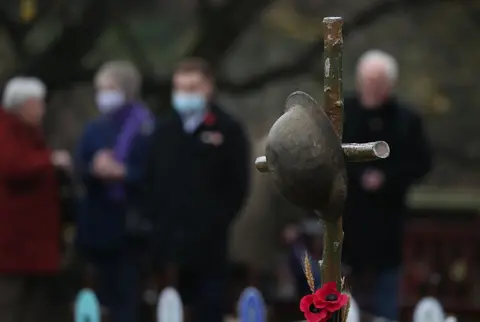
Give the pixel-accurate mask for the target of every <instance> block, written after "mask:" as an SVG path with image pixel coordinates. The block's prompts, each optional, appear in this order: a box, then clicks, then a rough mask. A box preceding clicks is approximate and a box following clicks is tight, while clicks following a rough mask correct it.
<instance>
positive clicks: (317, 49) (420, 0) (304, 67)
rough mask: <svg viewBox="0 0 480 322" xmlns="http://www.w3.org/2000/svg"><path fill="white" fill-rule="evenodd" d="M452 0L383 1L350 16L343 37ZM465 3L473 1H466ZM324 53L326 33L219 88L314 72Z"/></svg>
mask: <svg viewBox="0 0 480 322" xmlns="http://www.w3.org/2000/svg"><path fill="white" fill-rule="evenodd" d="M448 1H453V0H403V1H401V0H380V1H378V2H376V3H374V4H373V5H371V6H368V7H366V8H365V9H364V10H362V11H361V12H359V13H358V14H356V15H355V16H354V17H352V18H351V19H346V20H345V23H344V27H343V36H344V38H346V37H348V36H349V35H350V34H351V33H352V32H353V31H358V30H361V29H362V28H365V27H368V26H369V25H371V24H372V23H373V22H375V21H376V20H377V19H379V18H380V17H382V16H384V15H386V14H389V13H393V12H395V11H396V10H398V9H400V8H406V7H407V8H408V7H409V6H410V7H413V6H425V5H433V4H437V3H441V2H448ZM464 2H470V1H468V0H464ZM322 54H323V35H321V36H320V37H319V39H318V40H317V41H315V42H314V43H313V44H311V45H310V47H309V48H307V49H306V50H305V51H304V52H303V53H302V54H300V55H299V56H298V57H296V58H295V59H293V60H292V61H290V62H288V63H281V64H279V66H273V67H269V68H267V69H266V70H265V71H264V72H262V73H260V74H257V75H253V76H251V77H249V78H248V79H246V80H243V81H241V82H231V81H228V80H220V81H219V87H220V88H221V89H222V90H223V91H226V92H229V93H234V94H241V93H245V92H249V91H254V90H259V89H261V88H262V87H263V86H265V85H267V84H269V83H270V82H272V81H277V80H282V79H285V78H289V77H297V76H301V75H304V74H308V73H310V72H312V69H313V67H314V64H315V62H316V61H317V60H321V58H322Z"/></svg>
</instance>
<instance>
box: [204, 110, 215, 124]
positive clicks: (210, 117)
mask: <svg viewBox="0 0 480 322" xmlns="http://www.w3.org/2000/svg"><path fill="white" fill-rule="evenodd" d="M216 122H217V118H216V117H215V115H214V114H213V113H212V112H209V113H208V114H207V115H206V116H205V119H204V120H203V123H204V124H205V125H206V126H212V125H213V124H215V123H216Z"/></svg>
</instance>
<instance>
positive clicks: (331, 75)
mask: <svg viewBox="0 0 480 322" xmlns="http://www.w3.org/2000/svg"><path fill="white" fill-rule="evenodd" d="M342 26H343V20H342V18H339V17H326V18H324V19H323V37H324V89H323V92H324V109H325V113H326V114H327V116H328V118H329V119H330V121H331V122H332V124H333V127H334V130H335V133H336V134H337V136H338V140H339V144H341V141H342V132H343V98H342V49H343V37H342ZM342 215H343V214H342ZM342 220H343V219H342V216H340V217H339V218H338V219H337V220H336V221H335V222H327V221H325V220H324V221H323V225H324V227H325V230H324V236H323V256H322V261H321V264H320V268H321V278H322V283H326V282H333V281H335V282H336V283H337V289H338V291H340V292H341V291H342V289H341V288H342V283H341V279H342V244H343V228H342ZM340 316H341V314H339V313H337V314H335V315H334V316H333V317H332V319H331V321H333V322H337V321H340Z"/></svg>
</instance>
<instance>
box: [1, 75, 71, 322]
mask: <svg viewBox="0 0 480 322" xmlns="http://www.w3.org/2000/svg"><path fill="white" fill-rule="evenodd" d="M45 93H46V89H45V86H44V85H43V83H42V82H41V81H39V80H38V79H35V78H20V77H19V78H13V79H12V80H10V81H9V82H8V83H7V85H6V87H5V89H4V95H3V102H2V104H3V105H2V108H1V109H0V205H1V206H0V321H2V322H30V321H38V322H41V321H48V312H45V309H46V308H47V307H48V305H46V303H45V302H44V301H45V300H46V298H47V296H46V293H45V292H48V288H49V284H48V280H49V277H51V276H54V275H55V274H56V273H57V272H58V269H59V257H60V245H59V240H60V213H59V212H60V205H59V189H58V186H57V179H56V176H55V167H56V166H58V167H61V168H63V169H67V168H68V167H69V166H70V164H71V161H70V156H69V154H68V153H67V152H65V151H51V150H50V149H49V148H48V147H47V146H46V144H45V141H44V138H43V135H42V133H41V130H40V124H41V120H42V116H43V113H44V97H45Z"/></svg>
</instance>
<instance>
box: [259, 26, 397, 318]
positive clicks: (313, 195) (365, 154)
mask: <svg viewBox="0 0 480 322" xmlns="http://www.w3.org/2000/svg"><path fill="white" fill-rule="evenodd" d="M342 27H343V20H342V18H339V17H327V18H325V19H324V20H323V36H324V75H325V76H324V84H323V85H324V89H323V91H324V95H323V96H324V104H323V108H322V106H319V105H318V104H317V102H316V101H315V100H314V99H313V98H312V97H311V96H310V95H308V94H306V93H304V92H294V93H292V94H291V95H290V96H288V98H287V100H286V102H285V112H284V114H283V115H282V116H281V117H280V118H279V119H278V120H277V121H276V122H275V123H274V124H273V126H272V127H271V129H270V131H269V133H268V137H267V145H266V149H265V156H261V157H259V158H257V160H256V161H255V166H256V168H257V170H258V171H260V172H268V173H269V176H270V177H272V179H273V182H274V183H275V185H276V186H277V188H278V189H279V191H280V193H281V194H282V195H283V196H284V197H285V198H286V199H287V200H289V201H290V202H291V203H293V204H294V205H296V206H298V207H300V208H302V209H304V210H306V211H308V212H313V213H315V214H316V215H318V217H319V218H320V220H321V223H322V224H323V228H324V229H323V254H322V260H321V261H320V275H321V281H322V283H323V285H322V286H321V287H320V288H319V289H315V282H314V280H313V274H312V270H311V267H310V256H309V255H308V254H305V258H304V262H303V268H304V272H305V276H306V279H307V282H308V285H309V286H310V289H311V294H307V295H305V296H304V297H303V298H302V299H301V301H300V305H299V306H300V310H301V311H302V312H303V314H304V316H305V319H306V320H307V321H308V322H324V321H328V322H345V321H346V320H347V316H348V310H349V306H350V296H349V294H348V293H347V292H346V286H345V280H344V278H343V277H342V274H341V255H342V244H343V229H342V215H343V212H344V207H345V199H346V191H347V171H346V162H349V161H352V162H362V161H372V160H376V159H383V158H386V157H388V155H389V154H390V148H389V146H388V144H387V143H386V142H383V141H379V142H370V143H361V144H358V143H343V144H342V133H343V99H342V48H343V37H342Z"/></svg>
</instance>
